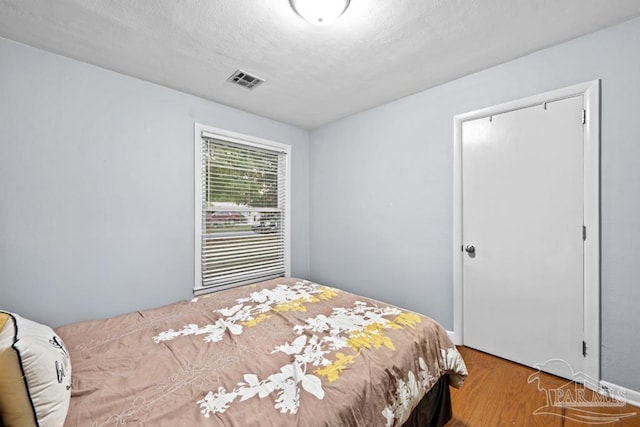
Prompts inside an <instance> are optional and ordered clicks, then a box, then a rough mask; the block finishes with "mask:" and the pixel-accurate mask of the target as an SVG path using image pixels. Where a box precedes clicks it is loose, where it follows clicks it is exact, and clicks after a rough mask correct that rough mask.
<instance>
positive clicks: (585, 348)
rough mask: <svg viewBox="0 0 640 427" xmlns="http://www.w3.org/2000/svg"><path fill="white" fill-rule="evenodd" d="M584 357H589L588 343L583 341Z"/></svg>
mask: <svg viewBox="0 0 640 427" xmlns="http://www.w3.org/2000/svg"><path fill="white" fill-rule="evenodd" d="M582 357H587V343H586V341H582Z"/></svg>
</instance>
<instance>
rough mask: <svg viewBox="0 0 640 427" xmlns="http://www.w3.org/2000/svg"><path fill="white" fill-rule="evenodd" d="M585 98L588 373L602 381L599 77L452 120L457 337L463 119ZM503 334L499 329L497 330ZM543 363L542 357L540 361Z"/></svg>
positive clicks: (456, 332) (458, 325)
mask: <svg viewBox="0 0 640 427" xmlns="http://www.w3.org/2000/svg"><path fill="white" fill-rule="evenodd" d="M579 95H582V96H583V97H584V109H585V111H586V113H585V120H586V123H585V126H584V225H585V227H586V230H587V238H586V240H585V242H584V337H585V338H584V340H585V342H586V343H587V355H586V357H585V364H584V372H583V373H584V374H585V375H587V376H589V377H590V378H592V379H595V380H598V381H599V380H600V80H592V81H589V82H584V83H580V84H577V85H574V86H569V87H565V88H562V89H557V90H554V91H551V92H546V93H543V94H540V95H534V96H531V97H528V98H523V99H519V100H516V101H511V102H507V103H504V104H500V105H496V106H493V107H488V108H483V109H481V110H477V111H473V112H470V113H466V114H460V115H457V116H455V117H454V118H453V140H454V145H453V336H452V338H453V341H454V343H455V344H457V345H464V331H463V319H462V317H463V307H462V304H463V298H462V297H463V292H464V289H463V278H462V260H463V258H462V255H463V252H462V250H461V248H462V245H463V244H464V242H463V241H462V123H463V122H465V121H468V120H475V119H478V118H481V117H489V116H492V115H497V114H500V113H504V112H507V111H513V110H517V109H521V108H527V107H530V106H534V105H540V104H543V103H545V102H551V101H555V100H559V99H563V98H569V97H572V96H579ZM497 332H498V333H499V331H497ZM541 362H542V361H541Z"/></svg>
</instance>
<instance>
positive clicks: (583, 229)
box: [582, 225, 587, 240]
mask: <svg viewBox="0 0 640 427" xmlns="http://www.w3.org/2000/svg"><path fill="white" fill-rule="evenodd" d="M582 240H587V226H586V225H583V226H582Z"/></svg>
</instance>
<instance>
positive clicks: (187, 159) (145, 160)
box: [0, 39, 309, 326]
mask: <svg viewBox="0 0 640 427" xmlns="http://www.w3.org/2000/svg"><path fill="white" fill-rule="evenodd" d="M239 90H241V89H239ZM0 122H1V124H0V308H2V309H4V310H11V311H15V312H18V313H20V314H22V315H23V316H25V317H29V318H32V319H34V320H38V321H41V322H45V323H48V324H50V325H52V326H57V325H61V324H64V323H68V322H72V321H77V320H81V319H89V318H100V317H105V316H111V315H115V314H119V313H122V312H128V311H132V310H137V309H141V308H146V307H154V306H158V305H162V304H167V303H170V302H173V301H176V300H179V299H184V298H190V297H191V296H192V289H193V280H194V271H193V269H194V267H193V264H194V262H193V259H194V184H193V182H194V165H193V158H194V157H193V156H194V141H193V132H194V130H193V124H194V122H200V123H203V124H207V125H211V126H216V127H220V128H224V129H228V130H232V131H236V132H242V133H245V134H250V135H254V136H257V137H261V138H266V139H271V140H274V141H279V142H283V143H287V144H291V145H292V163H293V166H292V167H293V171H292V180H293V184H292V185H293V188H292V269H293V274H294V275H296V276H302V277H306V276H308V275H309V243H308V242H309V235H308V233H309V223H308V221H309V197H308V188H309V174H308V165H309V133H308V132H307V131H306V130H302V129H298V128H296V127H293V126H288V125H285V124H282V123H278V122H275V121H272V120H268V119H265V118H261V117H258V116H255V115H251V114H247V113H245V112H241V111H238V110H235V109H232V108H228V107H225V106H222V105H218V104H215V103H212V102H208V101H205V100H203V99H200V98H196V97H193V96H189V95H185V94H182V93H179V92H176V91H173V90H170V89H166V88H163V87H160V86H157V85H154V84H151V83H147V82H143V81H141V80H138V79H134V78H131V77H127V76H123V75H120V74H117V73H113V72H110V71H106V70H104V69H101V68H97V67H93V66H91V65H87V64H84V63H80V62H77V61H73V60H70V59H67V58H63V57H60V56H56V55H53V54H49V53H46V52H43V51H40V50H37V49H33V48H30V47H27V46H24V45H20V44H17V43H14V42H11V41H7V40H4V39H0Z"/></svg>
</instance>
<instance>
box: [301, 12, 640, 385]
mask: <svg viewBox="0 0 640 427" xmlns="http://www.w3.org/2000/svg"><path fill="white" fill-rule="evenodd" d="M434 66H437V64H434ZM597 78H601V79H602V158H601V165H602V166H601V168H602V195H601V204H602V378H603V379H604V380H607V381H610V382H613V383H615V384H618V385H622V386H626V387H628V388H630V389H632V390H640V364H638V363H637V361H638V355H637V351H638V346H639V345H640V315H639V314H638V301H640V274H639V271H640V270H639V269H638V264H639V261H640V255H639V252H638V250H637V245H638V242H640V221H638V212H640V163H639V161H640V120H639V119H638V116H639V113H640V107H639V104H640V20H634V21H630V22H627V23H625V24H622V25H618V26H616V27H613V28H610V29H607V30H604V31H601V32H598V33H594V34H591V35H588V36H585V37H582V38H579V39H576V40H573V41H569V42H567V43H564V44H561V45H558V46H555V47H553V48H549V49H546V50H543V51H540V52H537V53H535V54H532V55H529V56H526V57H523V58H520V59H518V60H515V61H511V62H508V63H505V64H502V65H499V66H496V67H493V68H490V69H488V70H485V71H482V72H478V73H476V74H472V75H469V76H466V77H464V78H461V79H458V80H455V81H452V82H450V83H447V84H445V85H442V86H439V87H436V88H434V89H431V90H427V91H424V92H421V93H419V94H416V95H413V96H410V97H407V98H403V99H401V100H399V101H396V102H393V103H390V104H386V105H383V106H380V107H378V108H375V109H372V110H369V111H366V112H363V113H360V114H357V115H354V116H351V117H348V118H346V119H344V120H341V121H338V122H335V123H332V124H329V125H327V126H324V127H321V128H319V129H316V130H315V131H313V132H312V134H311V155H310V159H311V190H310V191H311V219H310V224H311V231H310V236H311V278H312V279H313V280H317V281H320V282H324V283H327V284H333V285H336V286H340V287H343V288H346V289H350V290H353V291H355V292H359V293H362V294H365V295H371V296H373V297H375V298H379V299H383V300H386V301H391V302H395V303H397V304H399V305H402V306H406V307H408V308H411V309H413V310H416V311H418V312H421V313H425V314H428V315H430V316H432V317H434V318H435V319H437V320H438V321H440V322H441V323H442V324H443V325H444V326H445V327H446V328H448V329H452V328H453V309H452V307H453V302H452V299H453V296H452V255H451V252H452V227H453V225H452V209H453V208H452V175H453V169H452V168H453V166H452V165H453V151H452V147H453V116H455V115H456V114H460V113H465V112H469V111H473V110H476V109H479V108H483V107H488V106H491V105H495V104H498V103H501V102H506V101H510V100H513V99H518V98H522V97H525V96H529V95H534V94H537V93H542V92H545V91H549V90H553V89H557V88H560V87H564V86H569V85H572V84H575V83H580V82H583V81H588V80H593V79H597ZM496 333H499V331H496Z"/></svg>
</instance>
